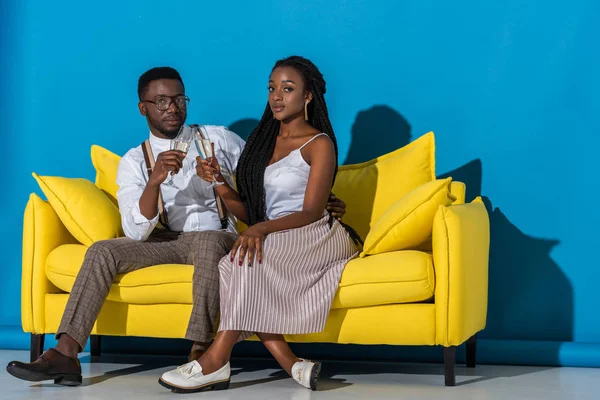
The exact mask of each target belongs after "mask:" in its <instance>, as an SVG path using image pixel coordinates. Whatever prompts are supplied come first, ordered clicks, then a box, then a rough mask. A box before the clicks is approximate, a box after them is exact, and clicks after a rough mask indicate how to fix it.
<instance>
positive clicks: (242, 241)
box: [7, 56, 360, 392]
mask: <svg viewBox="0 0 600 400" xmlns="http://www.w3.org/2000/svg"><path fill="white" fill-rule="evenodd" d="M268 88H269V89H268V90H269V93H268V104H267V106H266V109H265V112H264V114H263V116H262V119H261V121H260V123H259V124H258V126H257V127H256V129H255V130H254V131H253V132H252V134H251V135H250V137H249V138H248V142H247V143H244V141H243V140H242V139H240V138H239V137H238V136H236V135H235V134H233V133H232V132H230V131H228V130H227V129H225V128H223V127H214V126H207V127H206V134H207V135H208V138H209V139H210V141H211V142H212V143H213V146H214V155H215V156H214V157H212V158H209V159H202V158H200V157H197V156H198V154H196V151H195V149H194V147H193V146H192V147H191V148H190V150H189V151H188V153H182V152H180V151H177V150H170V143H171V139H173V138H174V137H176V136H177V135H178V133H179V131H180V129H181V128H182V126H183V125H184V122H185V119H186V114H187V105H188V101H189V99H188V98H187V97H186V95H185V90H184V85H183V82H182V80H181V77H180V75H179V74H178V72H177V71H175V70H173V69H172V68H168V67H161V68H153V69H151V70H149V71H147V72H145V73H144V74H143V75H142V76H141V77H140V79H139V85H138V94H139V99H140V102H139V109H140V113H141V114H142V115H143V116H145V117H146V119H147V121H148V125H149V127H150V137H149V139H148V141H147V142H145V143H142V145H140V146H138V147H136V148H133V149H131V150H130V151H129V152H128V153H127V154H126V155H125V156H124V157H123V159H122V161H121V163H120V165H119V171H118V176H117V183H118V185H119V191H118V194H117V197H118V202H119V209H120V211H121V215H122V225H123V230H124V232H125V234H126V236H127V237H126V238H119V239H111V240H105V241H99V242H96V243H94V244H93V245H92V246H91V247H90V248H89V249H88V251H87V253H86V256H85V260H84V262H83V265H82V266H81V269H80V271H79V273H78V275H77V278H76V281H75V284H74V286H73V290H72V291H71V294H70V296H69V301H68V303H67V306H66V309H65V312H64V315H63V317H62V321H61V325H60V328H59V330H58V332H57V335H56V336H57V338H58V344H57V346H56V348H55V349H49V350H48V351H46V352H45V353H44V354H42V356H41V357H40V358H39V359H38V360H36V361H34V362H32V363H22V362H18V361H13V362H11V363H10V364H9V365H8V367H7V370H8V372H9V373H11V374H12V375H14V376H16V377H18V378H21V379H25V380H30V381H40V380H45V379H54V380H55V382H56V383H58V384H62V385H67V386H75V385H79V384H81V381H82V378H81V366H80V364H79V360H78V358H77V354H78V353H79V352H80V351H81V350H82V349H83V347H84V346H85V343H86V341H87V339H88V337H89V335H90V332H91V330H92V327H93V325H94V322H95V320H96V318H97V316H98V314H99V312H100V309H101V307H102V304H103V303H104V300H105V299H106V296H107V295H108V292H109V289H110V285H111V284H112V282H113V279H114V277H115V276H116V275H117V274H120V273H125V272H129V271H134V270H136V269H140V268H144V267H148V266H152V265H156V264H165V263H180V264H193V265H194V277H193V300H194V304H193V309H192V314H191V317H190V321H189V325H188V330H187V333H186V337H187V338H188V339H190V340H192V341H194V344H193V346H192V350H191V352H190V357H189V363H187V364H184V365H182V366H180V367H178V368H177V369H175V370H173V371H169V372H166V373H165V374H163V376H162V377H161V378H160V380H159V383H160V384H161V385H162V386H164V387H166V388H169V389H171V390H173V391H176V392H197V391H201V390H205V389H226V388H228V386H229V381H230V368H229V358H230V355H231V351H232V348H233V346H234V345H235V343H237V342H238V341H239V340H242V339H244V338H246V337H248V336H250V335H251V334H254V333H255V334H256V335H257V336H258V338H259V339H260V340H261V341H262V343H263V344H264V345H265V346H266V347H267V349H268V350H269V351H270V352H271V354H272V355H273V356H274V357H275V358H276V359H277V361H278V362H279V363H280V364H281V366H282V367H283V369H285V370H286V371H287V372H288V374H290V375H291V376H292V377H293V378H294V380H296V381H297V382H298V383H299V384H301V385H303V386H305V387H307V388H310V389H313V390H315V389H316V383H317V379H318V376H319V370H320V364H319V363H318V362H313V361H309V360H304V359H300V358H298V357H296V356H295V355H294V354H293V353H292V351H291V350H290V348H289V346H288V344H287V343H286V341H285V339H284V336H283V334H302V333H311V332H320V331H322V330H323V329H324V326H325V321H326V319H327V315H328V313H329V309H330V307H331V303H332V300H333V297H334V295H335V293H336V290H337V286H338V282H339V280H340V277H341V274H342V271H343V269H344V266H345V265H346V263H347V262H348V261H349V260H350V259H352V258H353V257H355V256H356V255H357V252H358V250H357V246H358V242H359V241H360V238H359V237H358V236H357V235H356V233H355V232H354V231H353V230H352V229H351V228H350V227H348V226H346V225H345V224H343V223H341V216H342V215H343V214H344V213H345V204H344V203H343V202H342V201H341V200H339V199H336V198H335V197H334V196H330V192H331V188H332V185H333V182H334V180H335V175H336V172H337V143H336V139H335V135H334V133H333V129H332V127H331V123H330V121H329V116H328V111H327V106H326V103H325V99H324V94H325V81H324V80H323V76H322V75H321V73H320V72H319V70H318V69H317V67H316V66H315V65H314V64H313V63H311V62H310V61H309V60H307V59H305V58H302V57H296V56H294V57H289V58H286V59H283V60H280V61H278V62H277V63H276V64H275V66H274V68H273V70H272V71H271V75H270V78H269V84H268ZM153 154H156V155H157V156H156V158H155V157H154V156H153ZM234 174H236V183H237V191H236V189H234V188H233V187H234V181H233V176H234ZM167 178H169V180H167ZM215 180H216V181H218V182H221V183H223V184H220V185H217V186H215V187H214V191H215V192H216V194H217V195H218V196H214V195H213V193H212V190H209V189H210V188H209V185H210V183H211V182H214V181H215ZM221 200H222V202H223V203H224V206H225V207H226V209H227V210H228V211H229V213H230V214H232V215H234V216H235V217H236V218H237V219H239V220H241V221H243V222H244V223H246V224H247V225H248V226H249V228H248V229H247V230H245V231H244V232H243V233H241V234H240V235H239V236H238V235H237V234H236V229H235V220H234V219H230V220H228V219H225V218H222V217H223V215H222V213H221V218H220V215H219V209H218V207H217V201H221ZM326 209H327V210H326ZM159 222H160V224H161V225H162V226H160V227H158V226H157V225H158V224H159ZM163 228H164V229H163ZM219 311H220V312H219ZM219 319H220V320H219ZM217 324H218V329H217ZM217 331H218V333H217ZM215 334H216V336H215ZM213 338H214V341H212V344H210V346H209V343H210V341H211V340H212V339H213Z"/></svg>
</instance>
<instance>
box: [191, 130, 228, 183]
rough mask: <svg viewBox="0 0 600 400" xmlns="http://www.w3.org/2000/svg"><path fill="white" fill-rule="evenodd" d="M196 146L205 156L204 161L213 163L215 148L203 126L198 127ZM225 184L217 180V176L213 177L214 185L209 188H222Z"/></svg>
mask: <svg viewBox="0 0 600 400" xmlns="http://www.w3.org/2000/svg"><path fill="white" fill-rule="evenodd" d="M196 146H197V147H198V152H199V153H200V154H202V155H203V156H204V159H205V160H206V161H208V162H209V163H211V162H212V158H213V157H214V154H213V147H212V142H211V141H210V139H208V134H207V133H206V130H205V129H204V127H203V126H198V127H197V130H196ZM222 184H223V182H219V181H217V180H216V179H215V176H214V175H213V177H212V183H211V184H210V185H209V186H208V187H209V188H213V187H215V186H221V185H222Z"/></svg>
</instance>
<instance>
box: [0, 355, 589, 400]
mask: <svg viewBox="0 0 600 400" xmlns="http://www.w3.org/2000/svg"><path fill="white" fill-rule="evenodd" d="M28 357H29V353H28V352H26V351H8V350H7V351H0V364H2V370H0V399H70V398H73V399H75V398H77V399H114V400H117V399H133V398H140V399H144V400H150V399H169V398H173V399H180V398H193V399H200V398H206V399H232V400H233V399H243V400H253V399H259V400H269V399H277V400H281V399H293V400H308V399H344V400H346V399H368V400H373V399H424V400H426V399H432V400H439V399H450V400H452V399H456V400H459V399H460V400H464V399H477V400H479V399H484V400H494V399H502V400H505V399H544V400H551V399H568V400H582V399H599V398H600V369H586V368H545V367H515V366H494V365H482V366H478V367H477V368H476V369H474V370H469V369H467V368H465V367H464V366H457V375H458V376H457V382H458V386H456V387H448V388H447V387H444V386H443V381H444V377H443V366H442V365H423V364H381V363H368V364H367V363H347V362H343V363H342V362H326V363H324V366H323V373H322V375H323V377H322V380H321V381H320V387H319V391H317V392H311V391H310V390H307V389H304V388H302V387H300V386H299V385H298V384H296V383H295V382H294V381H293V380H292V379H291V378H288V377H287V375H285V374H284V373H282V371H281V370H280V369H278V368H277V367H276V365H275V364H274V363H272V362H270V361H263V360H234V361H233V362H232V369H233V374H234V376H232V386H231V388H230V389H229V390H227V391H221V392H205V393H199V394H189V395H179V394H174V393H171V392H169V391H168V390H166V389H164V388H163V387H162V386H160V385H159V384H158V383H157V380H158V377H159V376H160V375H161V373H163V372H164V371H167V370H169V369H172V368H173V367H174V366H176V365H179V364H180V363H182V362H183V361H185V360H184V359H182V358H172V357H148V356H111V355H107V356H102V357H101V358H100V359H99V360H94V362H91V359H90V357H89V356H87V355H86V354H83V355H82V358H81V360H82V367H83V378H84V384H83V385H82V386H79V387H77V388H66V387H60V386H55V385H54V384H52V382H50V381H48V382H43V383H33V382H23V381H20V380H18V379H15V378H13V377H12V376H10V375H9V374H8V373H7V372H6V369H5V366H6V365H7V364H8V362H9V361H11V360H15V359H16V360H27V359H28Z"/></svg>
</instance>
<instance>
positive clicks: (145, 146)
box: [142, 140, 169, 229]
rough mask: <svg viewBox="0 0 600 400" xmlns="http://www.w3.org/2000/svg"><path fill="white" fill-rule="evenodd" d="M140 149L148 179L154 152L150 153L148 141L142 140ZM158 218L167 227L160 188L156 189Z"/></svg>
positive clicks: (152, 167) (167, 222)
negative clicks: (142, 153)
mask: <svg viewBox="0 0 600 400" xmlns="http://www.w3.org/2000/svg"><path fill="white" fill-rule="evenodd" d="M142 151H143V152H144V160H145V161H146V171H148V179H150V175H152V170H153V169H154V154H152V147H150V141H149V140H145V141H143V142H142ZM158 220H159V221H160V223H161V225H162V226H163V227H165V228H166V229H169V219H168V218H167V212H166V210H165V202H164V200H163V197H162V193H161V190H160V189H159V190H158Z"/></svg>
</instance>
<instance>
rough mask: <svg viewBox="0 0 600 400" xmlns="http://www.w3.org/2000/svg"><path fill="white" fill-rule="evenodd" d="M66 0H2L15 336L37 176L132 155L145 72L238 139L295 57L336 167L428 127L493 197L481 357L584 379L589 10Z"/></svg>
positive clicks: (5, 240) (6, 212)
mask: <svg viewBox="0 0 600 400" xmlns="http://www.w3.org/2000/svg"><path fill="white" fill-rule="evenodd" d="M65 3H67V2H65ZM65 3H62V4H61V5H57V4H56V3H52V2H46V1H32V0H29V1H17V0H8V1H7V0H4V1H3V2H0V4H1V5H0V7H2V9H1V11H2V12H1V13H0V19H1V21H0V22H1V23H2V24H1V27H0V29H1V30H2V31H1V33H2V35H1V39H0V40H2V57H1V61H0V63H1V64H0V65H1V73H2V76H1V79H2V83H1V85H0V87H2V88H3V96H2V99H1V100H0V101H1V103H0V104H1V106H2V107H1V108H0V113H1V116H0V121H1V124H2V134H3V135H2V138H3V140H4V143H5V146H4V151H3V155H2V157H0V163H1V164H0V165H1V166H2V170H3V171H4V174H3V183H4V185H3V189H2V196H0V201H1V205H0V213H1V220H2V224H1V235H2V236H1V243H2V244H1V245H2V248H3V257H4V259H3V264H2V267H1V268H0V285H1V290H0V304H1V307H2V308H1V310H0V325H19V324H20V309H19V302H18V299H19V290H20V246H21V233H22V231H21V223H22V212H23V209H24V206H25V203H26V200H27V196H28V194H29V193H30V192H32V191H36V192H38V193H39V190H38V188H37V187H36V185H35V182H34V181H33V179H32V178H31V176H30V173H31V172H32V171H36V172H38V173H40V174H47V175H64V176H71V177H76V176H82V177H86V178H90V179H93V169H92V165H91V162H90V159H89V148H90V146H91V145H92V144H93V143H97V144H100V145H103V146H105V147H107V148H109V149H111V150H113V151H115V152H117V153H120V154H123V153H124V152H125V151H126V150H127V149H129V148H130V147H131V146H134V145H136V144H137V143H139V142H140V140H141V139H143V138H144V136H145V135H146V134H147V128H146V126H145V121H144V119H143V118H142V117H140V116H139V114H138V112H137V106H136V102H137V99H136V83H137V78H138V76H139V74H140V73H142V72H143V71H144V70H146V69H147V68H150V67H152V66H156V65H171V66H173V67H175V68H177V69H179V71H180V72H181V74H182V76H183V77H184V81H185V83H186V86H187V92H188V94H189V96H190V97H191V99H192V102H191V105H190V106H191V109H190V113H189V114H190V118H189V120H190V121H195V122H202V123H214V124H225V125H229V126H233V127H234V128H233V129H234V130H237V131H238V132H239V133H241V134H244V133H245V132H246V131H247V130H248V126H250V125H251V123H252V121H247V120H246V119H252V118H258V117H259V116H260V115H261V112H262V110H263V107H264V104H265V101H266V78H267V76H268V73H269V71H270V68H271V66H272V64H273V63H274V61H276V60H277V59H278V58H281V57H284V56H287V55H290V54H292V53H296V54H301V55H305V56H307V57H309V58H311V59H312V60H313V61H314V62H315V63H316V64H317V65H318V66H319V67H320V68H321V70H322V72H323V73H324V74H325V77H326V79H327V82H328V89H329V91H328V94H327V101H328V104H329V108H330V113H331V116H332V122H333V125H334V128H335V129H336V133H337V135H338V137H339V147H340V149H339V150H340V162H345V161H347V162H355V161H361V160H363V159H366V158H370V157H371V156H374V155H376V154H379V153H383V152H386V151H390V150H393V149H395V148H396V147H399V146H401V145H403V144H406V143H407V142H408V141H409V140H413V139H415V138H416V137H418V136H420V135H421V134H423V133H425V132H427V131H428V130H434V131H435V132H436V141H437V165H438V167H437V170H438V173H439V174H440V175H447V174H451V175H452V176H454V178H455V179H461V180H463V181H465V182H466V183H467V184H468V185H469V186H468V187H469V193H468V196H469V197H470V198H473V197H474V196H475V195H479V194H482V195H483V196H485V198H486V202H487V206H488V208H489V211H490V217H491V221H492V249H491V260H490V310H489V311H490V312H489V318H488V328H487V329H486V331H485V332H484V333H483V334H482V337H485V338H487V339H489V343H490V345H489V346H491V347H494V346H493V343H497V340H499V341H502V340H514V341H515V342H514V343H527V342H523V341H531V340H535V341H544V343H546V345H544V346H545V347H544V346H542V347H541V348H543V349H545V350H539V354H540V358H538V360H541V361H540V362H544V363H563V364H565V363H567V364H569V363H570V364H577V363H578V362H577V361H576V360H575V359H573V358H571V359H568V360H566V358H565V356H564V351H561V348H564V344H563V343H570V342H576V343H586V342H587V343H600V323H599V322H598V318H597V317H594V315H597V308H598V305H599V301H598V297H597V289H596V288H597V282H600V269H599V268H598V261H597V257H596V256H594V249H595V248H597V243H596V242H597V232H596V229H595V227H597V226H600V213H599V212H598V211H597V209H596V204H595V203H594V202H595V199H596V198H598V195H599V194H600V192H599V190H598V185H597V184H596V183H597V176H598V167H597V156H596V154H597V149H598V145H599V144H600V120H599V119H598V117H597V115H598V109H599V108H600V100H599V99H598V93H600V78H599V76H600V56H599V55H598V54H599V53H598V51H597V40H598V38H599V37H600V26H599V25H598V24H597V21H598V17H599V16H600V5H599V4H600V3H598V2H597V1H595V0H575V1H572V2H570V5H569V6H566V5H564V2H561V1H556V0H552V1H528V2H523V1H518V0H511V1H502V2H500V1H498V2H480V1H475V0H473V1H464V2H458V3H457V2H445V1H440V0H419V1H416V0H413V1H408V0H407V1H402V2H396V1H387V2H386V1H353V2H348V1H332V0H322V1H318V0H304V1H285V0H263V1H260V2H247V1H235V0H232V1H228V2H221V3H222V5H221V4H219V2H202V4H199V3H200V2H193V1H179V2H173V3H172V4H174V5H172V6H167V3H165V2H164V1H160V2H151V1H147V0H146V1H120V2H110V1H103V2H93V3H91V4H88V3H82V2H75V1H72V2H68V3H70V4H68V5H65ZM363 143H367V144H368V150H367V151H364V146H363V145H362V144H363ZM359 150H361V151H359ZM11 332H13V333H14V328H13V329H12V330H11ZM11 337H12V336H11ZM546 341H547V342H546ZM0 342H2V340H0ZM4 343H5V345H7V346H8V345H9V344H6V343H7V340H4ZM515 346H516V345H515ZM525 347H526V346H525ZM495 348H496V349H498V348H500V347H495ZM548 348H550V355H548V354H547V353H548ZM530 350H531V349H530ZM490 351H491V350H490ZM531 351H532V352H534V353H535V351H536V350H535V349H534V350H531ZM543 352H546V354H545V355H544V356H543V357H542V356H541V354H542V353H543ZM502 353H503V354H504V357H505V358H506V354H507V353H506V352H505V351H504V350H503V351H502ZM594 357H595V356H594ZM517 358H518V356H517V355H515V359H514V360H512V361H517V360H516V359H517ZM567 358H568V357H567ZM533 359H536V358H535V357H533ZM565 360H566V361H565ZM569 360H570V361H569ZM574 360H575V361H574ZM492 361H493V357H492ZM509 361H511V360H509ZM595 362H596V363H600V359H596V360H595Z"/></svg>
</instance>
